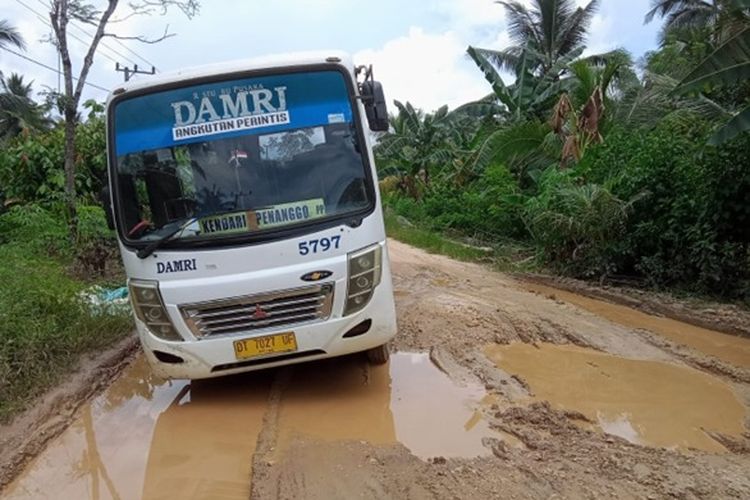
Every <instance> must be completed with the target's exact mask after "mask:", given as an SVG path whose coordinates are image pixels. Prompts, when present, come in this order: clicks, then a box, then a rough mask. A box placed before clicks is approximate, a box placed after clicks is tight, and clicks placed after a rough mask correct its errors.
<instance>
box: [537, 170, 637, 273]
mask: <svg viewBox="0 0 750 500" xmlns="http://www.w3.org/2000/svg"><path fill="white" fill-rule="evenodd" d="M579 181H580V179H577V178H576V176H575V172H572V171H562V172H561V171H559V170H557V169H556V168H554V167H553V168H550V169H549V170H547V171H546V172H545V173H544V174H543V175H542V178H541V179H540V182H539V189H540V192H539V194H538V195H537V196H535V197H533V198H530V199H529V200H528V201H527V202H526V206H525V210H524V220H525V222H526V225H527V227H528V229H529V233H530V234H531V237H532V240H533V242H534V243H535V244H536V246H537V247H538V248H539V250H541V252H542V253H543V255H544V257H545V258H546V260H547V261H548V262H550V263H552V264H553V265H555V266H556V267H558V268H560V269H562V270H564V271H566V272H569V273H572V274H574V275H577V276H580V277H592V276H601V275H606V274H610V273H612V272H613V271H615V270H616V269H617V267H618V266H617V258H618V241H619V240H620V238H621V237H622V236H623V234H624V232H625V227H626V226H625V224H626V221H627V218H628V215H629V212H630V206H631V204H630V203H626V202H624V201H622V200H620V199H618V198H617V197H616V196H614V195H613V194H612V193H611V192H610V191H609V189H607V187H604V186H600V185H598V184H582V183H579Z"/></svg>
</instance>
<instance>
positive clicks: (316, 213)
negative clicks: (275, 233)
mask: <svg viewBox="0 0 750 500" xmlns="http://www.w3.org/2000/svg"><path fill="white" fill-rule="evenodd" d="M325 214H326V206H325V202H324V201H323V199H322V198H316V199H313V200H304V201H296V202H292V203H282V204H280V205H274V206H271V207H266V208H261V209H257V210H248V211H245V212H232V213H229V214H222V215H214V216H212V217H204V218H202V219H200V220H199V224H200V228H201V232H202V233H204V234H232V233H244V232H248V231H257V230H259V229H266V228H269V227H277V226H284V225H287V224H292V223H295V222H301V221H306V220H311V219H316V218H318V217H324V216H325Z"/></svg>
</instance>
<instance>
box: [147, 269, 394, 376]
mask: <svg viewBox="0 0 750 500" xmlns="http://www.w3.org/2000/svg"><path fill="white" fill-rule="evenodd" d="M384 281H386V283H381V285H380V286H378V287H377V288H376V289H375V292H374V294H373V296H372V298H371V300H370V302H369V303H368V305H367V306H366V307H365V308H364V309H363V310H361V311H360V312H358V313H356V314H352V315H350V316H346V317H331V318H329V319H328V320H327V321H323V322H319V323H313V324H307V325H304V324H303V325H298V326H287V327H281V328H279V329H276V330H264V331H262V332H252V333H248V334H246V335H226V336H218V337H212V338H204V339H201V340H190V341H184V342H170V341H164V340H161V339H159V338H157V337H155V336H154V335H153V334H151V332H149V331H148V330H147V329H146V327H145V325H144V324H143V323H141V322H140V321H138V320H137V319H136V326H137V330H138V336H139V337H140V340H141V344H142V345H143V350H144V351H145V354H146V358H147V359H148V361H149V364H150V365H151V367H152V369H153V371H154V372H155V373H156V374H157V375H159V376H161V377H164V378H175V379H177V378H188V379H201V378H211V377H218V376H223V375H231V374H235V373H242V372H247V371H252V370H259V369H263V368H270V367H275V366H283V365H289V364H293V363H300V362H303V361H312V360H316V359H323V358H331V357H335V356H341V355H344V354H350V353H355V352H360V351H365V350H367V349H371V348H373V347H377V346H380V345H383V344H385V343H386V342H388V341H389V340H390V339H391V338H393V337H394V336H395V335H396V312H395V308H394V304H393V292H392V289H391V287H390V280H389V279H387V280H384ZM384 285H385V286H384ZM368 319H369V320H371V321H372V325H371V326H370V329H369V330H368V331H367V332H366V333H364V334H362V335H358V336H356V337H351V338H344V337H343V336H344V335H345V334H346V333H347V332H348V331H349V330H350V329H351V328H353V327H354V326H357V325H358V324H360V323H361V322H363V321H365V320H368ZM289 331H293V332H294V333H295V336H296V338H297V347H298V348H297V351H296V353H294V355H293V356H289V355H285V354H274V355H269V356H266V357H262V358H253V359H250V360H242V361H238V360H237V359H236V358H235V354H234V347H233V342H234V341H235V340H238V339H240V338H253V337H262V336H266V335H272V334H274V333H282V332H289ZM156 351H158V352H159V353H165V354H167V355H171V356H177V357H179V358H181V359H182V360H183V361H182V362H180V363H168V362H163V361H160V360H159V359H158V358H157V355H156V354H155V352H156ZM161 357H162V358H165V356H163V355H161ZM167 357H168V356H167Z"/></svg>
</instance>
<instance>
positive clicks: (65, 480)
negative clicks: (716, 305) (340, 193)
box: [0, 242, 750, 499]
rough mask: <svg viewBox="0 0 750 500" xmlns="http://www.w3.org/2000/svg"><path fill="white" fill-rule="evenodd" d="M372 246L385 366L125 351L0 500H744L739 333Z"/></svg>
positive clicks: (745, 444) (749, 462)
mask: <svg viewBox="0 0 750 500" xmlns="http://www.w3.org/2000/svg"><path fill="white" fill-rule="evenodd" d="M389 245H390V252H391V261H392V264H393V271H394V284H395V290H396V292H395V293H396V299H397V309H398V321H399V330H400V331H399V335H398V337H397V338H396V340H395V341H394V343H393V346H392V351H393V354H392V358H391V361H390V363H389V364H388V365H386V366H379V367H371V366H368V365H367V363H366V362H365V361H364V360H363V357H362V356H350V357H346V358H341V359H336V360H329V361H326V362H321V363H310V364H304V365H298V366H293V367H286V368H282V369H277V370H268V371H262V372H256V373H251V374H246V375H242V376H237V377H231V378H223V379H218V380H211V381H196V382H190V381H172V382H168V381H163V380H159V379H157V378H155V377H153V376H152V375H151V374H150V372H149V370H148V367H147V365H146V364H145V362H144V360H143V358H141V357H137V358H136V359H135V360H134V362H133V363H132V364H130V365H129V366H128V367H127V368H126V369H124V370H123V372H122V373H121V375H120V376H119V377H117V378H116V379H115V380H114V381H113V382H112V384H111V385H110V386H109V388H108V389H107V390H105V391H104V392H102V393H101V394H100V395H98V396H97V397H95V398H94V399H92V400H91V401H89V402H87V403H86V404H84V405H83V406H82V407H81V408H80V409H79V411H78V413H77V414H76V415H75V418H74V420H73V423H72V425H70V426H69V427H68V428H67V430H65V431H64V432H63V433H62V434H61V435H59V436H58V437H56V438H54V439H52V440H51V441H50V442H49V443H48V445H47V446H46V448H45V450H44V451H43V452H42V453H40V454H39V455H38V456H36V457H35V458H34V459H33V460H31V461H30V462H29V463H28V465H27V466H26V467H25V469H24V470H23V471H22V472H21V473H20V474H19V475H18V477H16V479H15V480H14V481H13V482H11V483H10V484H9V485H8V486H7V487H6V488H5V490H4V491H3V492H2V494H1V495H0V496H2V497H3V498H7V499H19V498H54V499H61V498H70V499H86V498H91V499H100V498H101V499H104V498H115V499H137V498H148V499H160V498H165V499H166V498H181V499H186V498H200V499H203V498H207V499H208V498H211V499H214V498H216V499H235V498H320V499H331V498H346V499H349V498H377V499H381V498H413V499H422V498H602V497H617V498H664V497H674V498H750V433H749V430H748V429H750V417H749V415H750V413H749V412H748V406H750V340H748V339H745V338H741V337H737V336H732V335H727V334H723V333H719V332H715V331H711V330H707V329H704V328H698V327H694V326H691V325H687V324H685V323H680V322H678V321H674V320H670V319H667V318H662V317H656V316H650V315H647V314H644V313H642V312H639V311H636V310H633V309H630V308H628V307H624V306H620V305H615V304H611V303H608V302H603V301H599V300H594V299H591V298H587V297H583V296H581V295H577V294H575V293H571V292H564V291H561V290H555V289H552V288H548V287H545V286H542V285H538V284H530V283H525V282H522V281H517V280H515V279H513V278H510V277H508V276H506V275H503V274H499V273H495V272H491V271H489V270H487V269H486V268H484V267H481V266H478V265H474V264H466V263H459V262H455V261H452V260H450V259H447V258H445V257H441V256H435V255H429V254H426V253H424V252H422V251H420V250H417V249H414V248H411V247H408V246H406V245H403V244H400V243H398V242H390V244H389Z"/></svg>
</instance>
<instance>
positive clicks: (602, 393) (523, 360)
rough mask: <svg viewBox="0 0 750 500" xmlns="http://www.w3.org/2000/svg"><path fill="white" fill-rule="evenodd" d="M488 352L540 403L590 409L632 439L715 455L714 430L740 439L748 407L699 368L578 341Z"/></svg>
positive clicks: (607, 427) (602, 423) (718, 448)
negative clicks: (601, 349)
mask: <svg viewBox="0 0 750 500" xmlns="http://www.w3.org/2000/svg"><path fill="white" fill-rule="evenodd" d="M485 354H487V356H488V357H489V358H490V359H491V360H492V361H493V362H494V363H495V364H496V365H497V366H498V367H499V368H501V369H503V370H505V371H506V372H508V373H510V374H513V375H516V376H518V377H520V378H521V379H523V380H524V381H525V382H526V383H527V384H528V385H529V388H530V390H531V392H532V393H533V396H534V397H535V399H537V400H546V401H549V402H550V403H551V404H552V405H553V406H557V407H558V408H562V409H565V410H572V411H577V412H580V413H583V414H584V415H586V416H587V417H588V418H589V419H591V421H593V422H595V423H596V425H597V426H598V427H599V428H600V429H601V430H603V431H604V432H607V433H609V434H613V435H617V436H620V437H622V438H624V439H626V440H628V441H630V442H632V443H636V444H643V445H650V446H657V447H664V448H676V449H681V450H684V449H688V448H696V449H700V450H705V451H711V452H724V451H726V449H725V448H724V447H723V446H722V445H721V444H719V443H718V442H717V441H715V440H714V439H712V438H711V436H710V435H709V433H710V432H714V433H721V434H725V435H728V436H732V437H736V438H740V437H741V435H742V433H743V432H744V430H745V429H744V419H745V412H746V409H745V407H744V406H743V405H742V403H741V402H740V401H739V400H738V398H737V396H736V395H735V393H734V392H733V391H732V389H731V387H730V386H729V385H727V384H726V383H725V382H724V381H722V380H721V379H719V378H717V377H714V376H712V375H708V374H706V373H703V372H700V371H698V370H695V369H692V368H688V367H682V366H678V365H672V364H669V363H662V362H657V361H644V360H634V359H626V358H620V357H617V356H613V355H610V354H604V353H600V352H597V351H593V350H590V349H585V348H581V347H577V346H571V345H552V344H543V343H542V344H538V346H536V347H535V346H533V345H530V344H522V343H513V344H509V345H495V344H493V345H490V346H488V347H486V348H485Z"/></svg>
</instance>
